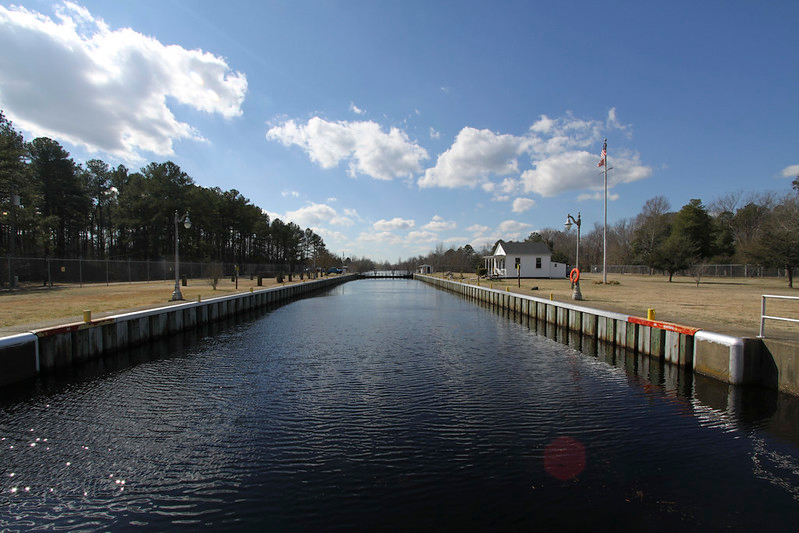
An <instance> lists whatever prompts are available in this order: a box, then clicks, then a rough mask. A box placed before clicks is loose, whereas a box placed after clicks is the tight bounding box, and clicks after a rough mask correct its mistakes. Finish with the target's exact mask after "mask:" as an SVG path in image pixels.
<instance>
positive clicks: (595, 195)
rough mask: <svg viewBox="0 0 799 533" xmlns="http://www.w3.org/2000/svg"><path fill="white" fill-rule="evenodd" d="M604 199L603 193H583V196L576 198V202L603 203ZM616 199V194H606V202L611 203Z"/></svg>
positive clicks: (617, 197) (617, 196)
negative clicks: (595, 201)
mask: <svg viewBox="0 0 799 533" xmlns="http://www.w3.org/2000/svg"><path fill="white" fill-rule="evenodd" d="M604 199H605V193H604V192H603V191H597V192H591V193H585V194H580V195H578V196H577V201H578V202H582V201H585V200H603V201H604ZM618 199H619V195H618V194H616V193H612V192H609V193H608V200H610V201H611V202H615V201H616V200H618Z"/></svg>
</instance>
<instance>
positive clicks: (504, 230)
mask: <svg viewBox="0 0 799 533" xmlns="http://www.w3.org/2000/svg"><path fill="white" fill-rule="evenodd" d="M531 227H532V226H531V225H530V224H526V223H524V222H516V221H515V220H505V221H503V222H501V223H500V224H499V228H498V229H499V232H500V233H501V234H503V235H506V236H505V237H503V238H505V239H511V238H513V239H515V238H518V236H519V235H520V234H521V232H522V231H524V230H526V229H528V228H531Z"/></svg>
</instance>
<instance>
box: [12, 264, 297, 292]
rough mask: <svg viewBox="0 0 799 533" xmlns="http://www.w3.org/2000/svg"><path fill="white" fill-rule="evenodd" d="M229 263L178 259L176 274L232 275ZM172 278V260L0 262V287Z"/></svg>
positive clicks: (259, 270) (247, 267)
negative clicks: (194, 261) (179, 260)
mask: <svg viewBox="0 0 799 533" xmlns="http://www.w3.org/2000/svg"><path fill="white" fill-rule="evenodd" d="M238 266H239V277H240V278H242V277H250V278H255V277H257V276H258V275H263V276H264V277H271V276H275V275H276V274H277V273H280V272H284V273H289V272H297V271H299V270H302V269H303V267H302V266H300V265H294V266H293V269H292V267H291V266H290V265H279V264H244V265H238ZM235 272H236V265H235V264H233V263H193V262H188V261H181V262H180V265H179V270H178V273H179V275H180V277H181V278H184V277H185V278H187V279H210V278H227V277H230V278H232V277H233V276H235ZM174 279H175V261H174V260H171V261H170V260H166V259H164V260H160V261H134V260H123V261H120V260H111V259H107V260H106V259H56V258H47V259H44V258H24V257H14V258H11V257H6V258H4V259H3V260H2V262H0V286H2V287H3V288H8V286H9V284H11V285H12V286H15V287H18V286H34V285H39V286H42V285H49V286H52V285H58V284H67V283H71V284H80V285H83V284H84V283H87V284H88V283H106V284H110V283H133V282H148V281H171V280H174Z"/></svg>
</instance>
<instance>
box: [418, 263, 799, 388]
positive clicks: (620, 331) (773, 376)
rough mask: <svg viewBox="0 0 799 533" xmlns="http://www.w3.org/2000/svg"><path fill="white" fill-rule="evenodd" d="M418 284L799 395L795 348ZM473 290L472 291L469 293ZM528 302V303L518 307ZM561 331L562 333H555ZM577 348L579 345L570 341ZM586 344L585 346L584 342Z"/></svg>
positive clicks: (486, 291)
mask: <svg viewBox="0 0 799 533" xmlns="http://www.w3.org/2000/svg"><path fill="white" fill-rule="evenodd" d="M414 278H415V279H419V280H421V281H424V282H425V283H430V284H433V285H435V286H437V287H440V288H442V289H445V290H449V291H452V292H455V293H459V294H468V295H469V296H470V297H472V298H475V299H477V300H480V301H485V302H488V303H490V304H492V305H496V306H500V307H505V308H508V309H512V310H521V312H522V313H524V312H525V310H526V313H527V316H529V317H530V318H534V319H536V320H538V321H541V322H545V323H546V324H547V329H546V332H547V336H550V331H549V327H552V328H554V330H553V337H554V338H558V339H561V338H564V339H568V338H570V337H569V335H571V333H569V335H559V332H561V331H562V332H566V331H568V332H580V333H582V334H583V335H584V336H586V338H589V339H591V341H592V342H593V341H594V339H595V340H596V341H598V342H602V343H605V344H606V345H607V346H608V347H609V349H610V350H614V349H626V350H631V352H632V353H635V354H641V355H646V356H649V357H653V358H658V359H663V360H664V361H666V362H668V363H671V364H672V365H674V366H675V367H683V368H689V369H693V371H694V372H696V373H697V374H701V375H705V376H709V377H712V378H714V379H716V380H719V381H723V382H725V383H730V384H734V385H745V384H757V385H764V386H766V387H769V388H774V389H777V390H780V391H782V392H787V393H789V394H795V395H799V350H797V349H796V345H795V344H792V343H787V342H785V343H780V341H773V340H770V339H766V340H763V339H748V338H739V337H732V336H729V335H721V334H718V333H712V332H708V331H703V330H701V329H699V328H694V327H690V326H683V325H681V324H674V323H671V322H662V321H656V320H647V319H645V318H641V317H633V316H628V315H624V314H620V313H612V312H607V311H602V310H598V309H592V308H589V307H583V306H579V305H575V304H572V303H568V302H555V301H551V300H545V299H543V298H536V297H534V296H527V295H518V294H515V293H510V294H513V295H514V296H513V297H512V304H508V303H507V300H506V299H505V298H504V297H500V296H499V295H500V294H503V292H502V291H498V290H496V289H492V288H484V287H480V286H479V285H477V286H475V285H468V284H464V283H460V282H457V281H450V280H443V279H440V278H434V277H431V276H423V275H419V274H416V275H415V276H414ZM464 287H468V288H464ZM520 300H523V301H526V302H527V303H526V304H525V303H521V304H519V301H520ZM555 330H557V331H555ZM564 342H569V344H574V345H576V344H577V341H576V339H573V340H572V341H566V340H564ZM580 343H582V341H580Z"/></svg>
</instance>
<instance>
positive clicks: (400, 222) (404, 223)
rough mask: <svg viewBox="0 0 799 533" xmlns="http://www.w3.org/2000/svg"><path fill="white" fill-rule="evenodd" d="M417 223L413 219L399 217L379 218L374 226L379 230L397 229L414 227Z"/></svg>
mask: <svg viewBox="0 0 799 533" xmlns="http://www.w3.org/2000/svg"><path fill="white" fill-rule="evenodd" d="M415 224H416V223H415V222H414V221H413V220H405V219H402V218H399V217H395V218H392V219H391V220H378V221H377V222H375V223H374V224H373V225H372V227H373V228H374V229H376V230H377V231H397V230H406V229H410V228H412V227H413V226H414V225H415Z"/></svg>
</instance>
